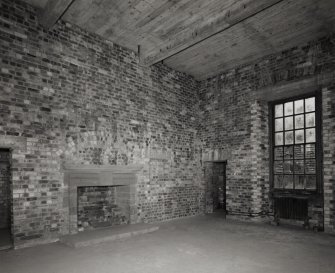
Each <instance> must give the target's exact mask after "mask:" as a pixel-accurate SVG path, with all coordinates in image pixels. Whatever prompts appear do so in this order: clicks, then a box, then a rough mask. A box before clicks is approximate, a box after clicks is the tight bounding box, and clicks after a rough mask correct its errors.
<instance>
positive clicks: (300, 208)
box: [274, 197, 308, 220]
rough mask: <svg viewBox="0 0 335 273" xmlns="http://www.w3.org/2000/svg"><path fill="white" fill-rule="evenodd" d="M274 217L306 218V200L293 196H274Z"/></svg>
mask: <svg viewBox="0 0 335 273" xmlns="http://www.w3.org/2000/svg"><path fill="white" fill-rule="evenodd" d="M274 210H275V215H276V218H282V219H293V220H306V219H307V218H308V200H307V199H303V198H294V197H276V198H275V199H274Z"/></svg>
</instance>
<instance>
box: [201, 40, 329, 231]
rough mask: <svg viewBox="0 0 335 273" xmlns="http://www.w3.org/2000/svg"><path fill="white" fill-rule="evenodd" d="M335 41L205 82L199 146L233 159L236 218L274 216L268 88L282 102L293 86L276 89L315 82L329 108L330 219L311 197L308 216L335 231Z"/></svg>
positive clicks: (205, 154)
mask: <svg viewBox="0 0 335 273" xmlns="http://www.w3.org/2000/svg"><path fill="white" fill-rule="evenodd" d="M334 37H335V36H334V35H331V36H329V37H325V38H323V39H320V40H318V41H313V42H310V43H309V44H306V45H302V46H300V47H295V48H291V49H289V50H287V51H284V52H281V53H278V54H274V55H270V56H268V57H265V58H262V59H260V60H258V61H256V62H254V63H251V64H245V65H243V66H240V67H236V68H235V69H232V70H229V71H227V72H225V73H222V74H219V75H218V76H217V77H213V78H211V79H208V80H206V81H203V82H201V87H200V90H199V110H200V111H199V112H200V116H201V119H200V120H201V122H200V125H199V130H198V131H199V137H200V144H199V147H201V150H202V159H203V160H227V161H228V164H227V209H228V211H230V212H231V214H236V215H239V216H240V217H248V218H250V217H255V218H259V217H256V216H264V217H265V216H267V215H272V212H273V208H272V205H273V204H272V198H271V196H270V195H269V194H270V192H269V190H270V187H269V134H268V132H269V128H268V111H269V109H268V101H271V94H264V90H267V91H268V92H269V93H271V92H273V96H274V97H276V98H277V99H278V97H280V96H281V97H283V96H285V97H290V93H291V91H292V90H290V88H289V87H288V88H287V89H286V90H283V88H282V89H281V90H279V91H280V92H281V93H280V94H279V93H278V94H276V93H275V92H276V91H275V87H276V86H279V85H283V84H287V86H289V84H290V83H291V82H297V81H299V80H301V81H304V82H307V84H310V85H311V86H312V88H314V89H312V91H316V90H318V91H320V92H322V97H323V106H324V107H323V130H322V134H323V146H324V150H323V151H324V174H323V179H324V191H325V193H324V200H325V215H324V217H323V204H322V196H319V197H316V198H312V199H310V201H309V209H308V211H309V216H310V217H311V219H312V221H311V222H312V223H313V224H316V225H319V226H323V220H325V222H324V224H325V229H326V230H328V231H334V228H335V227H334V205H333V204H334V176H335V172H334V145H333V143H334V138H333V135H334V125H335V117H334V92H333V91H334V90H333V83H334V81H335V74H334V72H333V71H334V69H335V42H334V41H335V39H334ZM329 78H330V80H329ZM309 79H312V80H309ZM331 82H332V83H331ZM307 84H305V85H307ZM296 85H297V84H296ZM271 87H274V88H273V90H272V88H271ZM321 90H322V91H321ZM258 94H261V95H258ZM262 97H267V101H262Z"/></svg>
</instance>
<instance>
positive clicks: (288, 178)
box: [284, 175, 293, 189]
mask: <svg viewBox="0 0 335 273" xmlns="http://www.w3.org/2000/svg"><path fill="white" fill-rule="evenodd" d="M284 188H285V189H293V175H285V176H284Z"/></svg>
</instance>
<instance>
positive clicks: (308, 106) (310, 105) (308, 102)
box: [305, 97, 315, 112]
mask: <svg viewBox="0 0 335 273" xmlns="http://www.w3.org/2000/svg"><path fill="white" fill-rule="evenodd" d="M305 110H306V112H312V111H315V98H314V97H313V98H309V99H305Z"/></svg>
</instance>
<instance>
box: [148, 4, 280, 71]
mask: <svg viewBox="0 0 335 273" xmlns="http://www.w3.org/2000/svg"><path fill="white" fill-rule="evenodd" d="M283 1H285V0H259V1H254V0H244V1H237V2H236V3H237V4H236V5H234V7H233V8H231V9H229V10H227V11H225V12H224V13H223V14H222V16H221V17H219V18H217V19H216V20H215V21H214V22H213V21H211V20H209V22H208V24H202V26H200V27H198V28H194V29H192V30H191V31H190V32H189V33H188V34H187V35H185V33H183V35H180V36H178V35H177V36H176V37H173V38H171V39H170V40H171V42H168V43H167V44H166V43H165V44H164V45H162V46H160V47H158V48H157V50H155V52H153V53H149V54H148V55H146V56H144V58H143V63H144V64H145V65H153V64H155V63H158V62H160V61H162V60H164V59H166V58H169V57H171V56H173V55H176V54H178V53H179V52H181V51H184V50H186V49H188V48H190V47H192V46H193V45H195V44H197V43H199V42H202V41H204V40H206V39H208V38H210V37H212V36H214V35H216V34H218V33H221V32H223V31H225V30H227V29H229V28H230V27H232V26H234V25H236V24H238V23H241V22H243V21H244V20H246V19H248V18H250V17H252V16H254V15H256V14H258V13H260V12H262V11H264V10H266V9H268V8H271V7H272V6H274V5H276V4H278V3H280V2H283Z"/></svg>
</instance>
